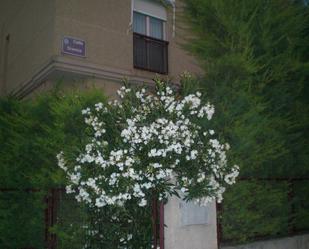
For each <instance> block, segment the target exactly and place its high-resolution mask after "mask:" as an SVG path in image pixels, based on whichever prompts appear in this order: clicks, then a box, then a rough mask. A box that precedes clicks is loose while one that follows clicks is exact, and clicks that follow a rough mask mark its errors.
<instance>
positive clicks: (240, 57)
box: [185, 0, 309, 240]
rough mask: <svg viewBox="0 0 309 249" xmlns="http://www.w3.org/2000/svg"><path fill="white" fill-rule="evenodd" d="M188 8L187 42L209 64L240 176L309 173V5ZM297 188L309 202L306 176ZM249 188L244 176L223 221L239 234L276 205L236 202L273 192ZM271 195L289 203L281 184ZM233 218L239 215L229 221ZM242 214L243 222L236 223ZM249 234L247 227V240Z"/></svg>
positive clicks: (210, 87)
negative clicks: (255, 191)
mask: <svg viewBox="0 0 309 249" xmlns="http://www.w3.org/2000/svg"><path fill="white" fill-rule="evenodd" d="M186 10H187V15H186V19H185V21H186V22H187V23H188V22H189V23H190V24H191V29H192V30H193V33H194V34H195V37H194V38H192V39H191V40H190V41H188V44H189V45H187V48H188V49H189V50H190V51H192V52H193V53H194V54H196V55H197V57H198V58H199V60H200V62H201V66H202V68H203V70H204V72H205V73H204V76H203V79H202V80H201V87H202V88H203V89H204V91H206V92H207V94H208V95H209V97H210V99H211V101H212V102H213V103H214V104H215V106H216V107H217V110H216V114H215V115H217V119H216V120H217V121H218V122H217V124H216V125H217V126H219V127H220V128H219V130H223V133H224V137H228V138H229V142H231V146H232V147H233V148H234V150H233V153H234V154H233V157H234V160H235V162H237V163H238V164H239V165H240V167H241V176H250V177H260V178H261V177H277V178H278V177H304V176H307V177H308V176H309V164H308V161H309V158H308V151H309V150H308V130H309V129H308V123H309V122H308V121H309V118H308V117H309V115H308V114H309V112H308V110H309V108H308V96H309V95H308V93H309V86H308V78H309V77H308V76H309V70H308V69H309V63H308V59H309V9H308V7H307V6H306V5H305V4H304V3H303V1H292V0H251V1H247V0H231V1H225V0H216V1H212V0H186ZM260 184H262V183H260ZM263 184H264V183H263ZM269 184H270V183H269ZM304 186H306V187H305V188H304ZM270 187H271V186H270ZM280 188H281V192H280V193H284V191H286V185H285V186H281V187H280ZM280 188H279V189H280ZM298 188H299V191H298V190H297V189H296V190H295V192H296V194H295V200H294V205H297V201H300V200H302V201H303V202H304V200H307V201H306V202H307V203H308V198H309V196H308V195H307V196H305V195H304V194H303V193H304V192H303V191H304V190H305V193H307V192H309V191H308V189H309V183H308V181H307V183H306V184H305V183H304V182H302V183H301V185H300V186H299V187H298ZM300 188H302V191H301V190H300ZM236 189H237V191H236ZM246 189H248V186H247V185H246V186H245V185H243V187H241V183H240V184H239V185H238V186H237V185H236V186H235V188H234V190H233V189H232V190H231V191H230V192H228V193H227V194H226V202H228V203H229V204H230V205H231V206H230V207H229V208H228V209H229V210H234V211H230V213H229V214H230V216H229V217H227V216H226V217H225V218H223V219H225V220H223V222H226V227H228V229H229V230H228V231H232V230H233V228H234V230H235V228H237V229H238V235H235V237H237V236H238V238H239V239H240V237H241V236H240V234H241V233H242V232H243V233H245V234H248V233H250V231H253V230H254V229H255V231H253V232H252V234H253V233H254V232H255V233H256V231H257V230H258V229H256V227H253V226H258V225H257V223H259V221H261V220H258V221H257V220H254V219H253V218H252V217H253V216H254V215H257V214H258V215H260V219H264V220H265V219H267V217H268V216H271V211H269V213H265V212H266V211H265V209H264V210H263V211H262V210H258V207H256V210H255V211H256V212H255V214H254V215H251V217H250V214H249V210H248V209H246V210H243V209H242V210H240V209H237V207H236V206H233V205H237V204H232V203H233V201H236V202H238V205H240V203H239V202H240V201H244V200H248V201H247V203H249V202H250V201H251V204H250V205H251V206H252V204H253V202H254V201H256V202H258V200H259V198H260V200H262V199H263V198H264V197H265V196H267V194H268V193H269V188H268V187H265V188H264V192H263V191H262V190H261V189H259V191H258V193H259V196H256V195H252V192H250V191H246ZM270 189H272V188H270ZM240 195H242V197H241V198H242V199H241V198H240V197H239V196H240ZM272 198H277V200H275V201H274V202H273V203H276V201H277V204H278V205H274V206H273V209H270V210H274V208H281V210H283V209H284V205H285V204H286V201H287V200H283V199H282V198H283V197H282V195H281V194H278V192H276V191H275V192H274V194H273V196H272ZM278 198H281V199H280V200H279V199H278ZM264 199H265V198H264ZM270 200H271V198H270ZM264 204H265V203H264ZM250 205H249V204H248V207H249V206H250ZM254 205H256V204H254ZM269 205H271V204H269ZM233 208H235V209H233ZM302 208H305V206H304V205H303V206H302ZM235 210H238V211H237V212H238V213H237V212H236V211H235ZM307 210H308V208H307ZM233 212H234V213H233ZM241 212H242V213H241ZM263 212H264V213H263ZM286 212H288V210H287V211H286ZM277 213H280V215H281V217H279V219H281V225H282V223H286V222H287V217H285V219H284V217H283V215H284V212H283V213H282V212H277ZM300 213H302V217H303V219H307V221H308V219H309V213H308V211H307V212H303V209H302V211H301V208H300V209H299V210H298V213H296V214H295V216H296V217H294V218H295V219H294V221H295V223H296V222H297V219H298V218H297V217H298V216H300ZM285 214H286V216H287V213H285ZM232 216H233V217H232ZM240 217H242V218H240ZM244 217H245V218H246V219H247V222H245V221H244V220H245V219H244ZM229 218H232V219H230V220H229ZM238 218H239V219H240V220H237V219H238ZM232 220H234V223H228V222H232ZM300 220H301V219H300V218H299V221H300ZM238 221H241V222H244V223H243V224H244V225H243V226H242V227H241V226H240V227H237V226H238V225H239V224H238V223H237V222H238ZM279 223H280V222H279ZM279 223H276V224H277V225H274V226H273V227H271V228H267V229H268V230H267V229H266V230H267V231H266V230H265V231H262V230H263V229H262V230H260V232H261V231H262V232H261V233H260V234H263V235H265V234H270V233H273V234H280V233H285V232H286V231H283V230H282V229H281V230H280V228H279V227H280V225H279V226H278V224H279ZM307 223H308V222H307ZM261 224H262V223H261ZM281 227H285V226H281ZM308 228H309V227H308V225H307V229H308ZM250 229H251V230H250ZM258 231H259V230H258ZM271 231H272V232H271ZM252 234H251V235H252ZM235 237H234V238H235ZM249 237H250V235H249ZM246 239H248V236H247V237H246V235H244V236H243V237H242V240H246Z"/></svg>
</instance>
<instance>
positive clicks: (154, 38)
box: [0, 0, 217, 249]
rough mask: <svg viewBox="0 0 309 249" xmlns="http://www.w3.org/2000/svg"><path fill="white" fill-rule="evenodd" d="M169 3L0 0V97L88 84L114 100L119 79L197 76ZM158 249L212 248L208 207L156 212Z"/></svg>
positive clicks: (177, 206) (177, 205)
mask: <svg viewBox="0 0 309 249" xmlns="http://www.w3.org/2000/svg"><path fill="white" fill-rule="evenodd" d="M181 10H182V3H181V1H177V2H175V1H174V0H173V1H172V0H162V1H159V0H158V1H156V0H90V1H86V0H65V1H63V0H28V1H20V0H1V3H0V94H1V95H2V96H7V95H10V96H14V97H16V98H19V99H23V98H28V97H31V96H33V95H34V94H36V93H38V92H40V91H45V90H48V89H51V88H52V87H53V86H54V85H55V84H57V82H59V81H62V82H63V83H62V84H64V85H65V87H79V88H86V87H92V86H95V87H97V88H101V89H102V90H104V91H105V93H106V94H107V95H108V96H109V97H111V98H114V97H115V96H116V90H117V89H118V88H119V87H120V86H121V84H122V81H123V79H126V80H128V81H129V82H130V83H133V84H149V85H151V84H153V81H152V79H153V78H154V77H156V76H159V77H161V78H168V79H170V80H171V81H172V82H173V83H175V84H177V83H178V82H179V75H180V74H181V73H183V72H184V71H189V72H192V73H199V72H201V70H200V68H199V67H198V65H197V62H196V61H195V59H194V58H193V57H192V56H191V55H189V54H188V53H187V52H185V51H184V50H183V49H182V48H181V45H182V44H183V43H184V41H185V39H186V38H189V34H188V33H187V31H186V29H185V28H184V27H183V25H184V24H183V23H182V22H181V17H180V16H181ZM164 209H165V211H164V220H165V224H166V227H165V229H164V246H165V248H166V249H215V248H217V233H216V210H215V204H214V203H213V204H211V205H209V206H208V207H203V208H202V207H197V206H194V205H193V204H191V203H185V202H181V201H179V200H178V199H176V198H172V199H171V200H170V202H169V203H168V204H167V205H166V206H165V207H164Z"/></svg>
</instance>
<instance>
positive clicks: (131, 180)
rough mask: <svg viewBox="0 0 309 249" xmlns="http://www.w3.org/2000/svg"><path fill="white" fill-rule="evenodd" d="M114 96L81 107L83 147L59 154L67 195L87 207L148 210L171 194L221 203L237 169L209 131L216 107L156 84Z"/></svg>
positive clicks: (198, 95) (199, 97)
mask: <svg viewBox="0 0 309 249" xmlns="http://www.w3.org/2000/svg"><path fill="white" fill-rule="evenodd" d="M118 95H119V98H120V99H119V100H115V101H113V102H109V103H97V104H95V105H94V106H93V107H88V108H86V109H84V110H82V115H83V116H84V119H85V123H86V125H87V128H86V130H85V132H86V133H87V135H88V137H89V141H87V144H86V145H85V148H84V150H82V151H80V152H79V153H78V154H73V155H72V154H71V155H66V154H65V153H63V152H60V153H59V154H58V155H57V158H58V165H59V166H60V167H61V168H62V169H63V170H64V171H65V173H66V176H67V179H68V184H67V186H66V191H67V193H72V194H74V195H75V198H76V199H77V201H79V202H83V203H85V204H87V205H88V206H89V207H90V208H91V209H93V210H100V209H104V208H105V207H119V208H123V207H127V205H128V203H129V204H130V205H132V203H135V205H136V206H137V205H138V206H139V207H145V206H147V207H149V202H150V200H151V199H152V198H153V197H155V198H158V199H159V200H167V198H168V196H170V195H177V196H180V197H181V198H183V199H185V200H193V201H194V202H196V203H198V204H200V205H206V204H207V203H208V202H211V201H213V200H215V199H217V201H219V202H220V201H221V200H222V194H223V193H224V191H225V187H226V185H230V184H233V183H235V178H236V177H237V175H238V167H237V166H236V165H235V166H230V165H229V164H228V163H227V151H228V150H229V145H228V144H227V143H221V142H220V141H219V140H218V135H217V133H216V132H215V131H214V130H212V129H211V119H212V118H213V115H214V113H215V108H214V106H213V105H211V104H210V103H208V102H206V101H205V100H204V98H203V96H202V94H201V93H200V92H198V91H197V92H195V93H193V94H187V95H185V96H181V95H179V94H177V92H176V91H174V90H173V89H172V88H171V87H169V86H168V85H167V84H166V83H164V82H161V81H159V80H158V81H157V82H156V91H155V92H151V91H147V90H146V89H145V88H138V89H130V88H127V87H125V86H124V87H122V88H121V89H120V90H119V91H118ZM98 212H99V211H98ZM130 239H131V237H130V238H129V239H127V240H130ZM123 240H126V239H123Z"/></svg>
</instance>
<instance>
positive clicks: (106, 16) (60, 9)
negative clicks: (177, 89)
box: [54, 0, 199, 81]
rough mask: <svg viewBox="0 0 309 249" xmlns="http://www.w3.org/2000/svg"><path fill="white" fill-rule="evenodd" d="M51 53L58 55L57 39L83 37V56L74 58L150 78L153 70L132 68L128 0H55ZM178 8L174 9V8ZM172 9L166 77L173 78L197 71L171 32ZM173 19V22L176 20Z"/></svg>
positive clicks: (170, 12) (129, 7)
mask: <svg viewBox="0 0 309 249" xmlns="http://www.w3.org/2000/svg"><path fill="white" fill-rule="evenodd" d="M56 6H57V8H56V18H55V39H54V54H56V55H58V56H65V57H71V56H68V55H61V39H62V37H63V36H72V37H77V38H80V39H83V40H85V41H86V54H87V55H86V58H74V60H76V61H79V62H80V63H89V64H90V65H91V66H98V67H102V68H107V69H115V70H122V71H123V72H124V74H126V75H134V76H140V77H146V78H153V77H154V75H155V74H154V73H151V72H147V71H143V70H138V69H134V68H133V36H132V34H133V33H132V27H131V26H130V22H131V0H121V1H120V0H105V1H102V0H92V1H91V4H89V1H84V0H67V1H61V0H56ZM177 10H178V9H177ZM172 16H173V13H172V9H171V8H169V9H168V20H167V29H166V32H167V34H166V35H167V38H168V41H169V77H170V78H171V79H173V80H175V81H177V80H178V76H179V75H180V74H181V73H182V72H184V71H191V72H199V67H198V66H197V64H196V61H195V60H194V59H193V57H192V56H189V55H188V54H187V53H186V52H185V51H184V50H183V49H181V48H180V46H179V43H180V42H181V37H180V36H179V35H178V32H176V35H175V36H173V34H172V33H173V32H172V29H173V27H172V26H173V25H172V24H173V17H172ZM177 22H178V21H177V19H176V24H177Z"/></svg>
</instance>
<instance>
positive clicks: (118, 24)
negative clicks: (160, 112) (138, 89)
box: [0, 0, 200, 97]
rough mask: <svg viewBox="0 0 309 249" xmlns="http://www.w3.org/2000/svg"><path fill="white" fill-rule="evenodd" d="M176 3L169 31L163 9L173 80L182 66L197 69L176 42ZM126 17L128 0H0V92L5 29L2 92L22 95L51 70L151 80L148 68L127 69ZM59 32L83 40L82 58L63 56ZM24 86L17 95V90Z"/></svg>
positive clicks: (128, 17) (129, 42) (129, 60)
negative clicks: (5, 57)
mask: <svg viewBox="0 0 309 249" xmlns="http://www.w3.org/2000/svg"><path fill="white" fill-rule="evenodd" d="M179 2H180V1H177V3H179ZM179 6H181V5H180V4H178V5H177V8H176V10H177V11H176V13H177V14H176V23H175V24H176V33H175V36H173V32H172V30H173V12H172V8H169V9H168V20H167V28H166V36H167V38H168V41H169V49H168V50H169V52H168V56H169V60H168V64H169V75H168V77H169V78H170V79H171V80H172V81H174V82H178V80H179V75H180V74H181V73H182V72H184V71H191V72H193V73H194V72H200V69H199V67H198V66H197V63H196V61H195V60H194V59H193V57H192V56H190V55H188V54H187V53H186V52H185V51H184V50H183V49H181V48H180V46H179V44H180V43H181V41H182V38H183V37H182V36H181V35H180V33H181V32H180V30H179V28H177V27H181V26H182V23H181V22H180V21H179V20H180V19H179V18H178V13H180V11H179V10H180V9H181V8H180V7H179ZM130 22H131V0H104V1H103V0H90V1H86V0H66V1H63V0H28V1H20V0H1V2H0V36H1V37H0V38H1V42H0V86H1V88H0V92H3V91H4V88H5V87H4V84H3V78H4V74H3V71H4V70H3V68H4V66H3V61H4V60H3V58H4V56H3V55H4V39H5V36H6V35H7V34H10V42H9V54H8V63H7V66H8V67H7V68H8V69H7V74H6V75H7V77H6V78H7V84H6V93H14V95H15V94H16V96H18V95H20V96H21V97H24V96H26V95H27V94H29V93H30V92H32V91H34V90H35V89H36V87H37V86H38V85H40V84H41V83H43V82H44V81H47V80H51V79H54V78H55V77H54V75H53V77H51V75H52V74H53V73H54V72H55V71H57V72H59V71H66V72H73V73H75V74H78V76H77V77H80V75H84V76H87V77H90V78H91V77H98V78H100V79H102V78H104V77H106V74H109V73H110V72H111V74H118V76H123V77H128V78H132V77H133V78H134V77H138V78H139V81H143V80H148V81H149V80H151V79H152V78H154V76H155V74H154V73H151V72H147V71H143V70H138V69H134V68H133V36H132V27H131V26H130ZM63 36H72V37H76V38H80V39H83V40H85V41H86V58H79V57H75V56H70V55H63V54H62V53H61V40H62V37H63ZM72 64H74V65H73V66H72ZM76 68H77V69H76ZM106 72H107V73H106ZM56 75H57V76H58V75H59V74H56ZM71 77H73V78H74V75H73V74H71ZM164 77H166V76H164ZM107 78H108V77H107ZM107 78H106V79H107ZM114 78H115V77H114ZM119 78H121V77H118V80H119ZM30 85H31V87H28V86H30ZM27 88H28V90H26V91H24V90H22V91H24V92H23V93H22V94H20V89H27Z"/></svg>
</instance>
